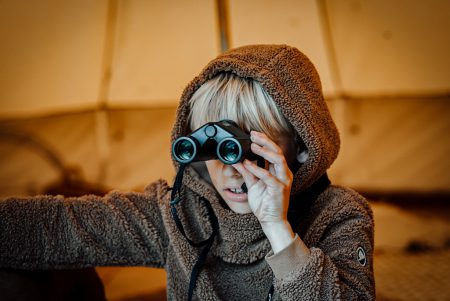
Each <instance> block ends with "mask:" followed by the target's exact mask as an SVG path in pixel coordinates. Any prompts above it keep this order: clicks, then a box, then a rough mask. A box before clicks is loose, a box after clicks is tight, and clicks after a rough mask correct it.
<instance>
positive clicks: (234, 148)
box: [219, 140, 241, 162]
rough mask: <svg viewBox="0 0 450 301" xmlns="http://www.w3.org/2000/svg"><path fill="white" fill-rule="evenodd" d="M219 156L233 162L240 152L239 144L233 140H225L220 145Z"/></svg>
mask: <svg viewBox="0 0 450 301" xmlns="http://www.w3.org/2000/svg"><path fill="white" fill-rule="evenodd" d="M219 152H220V155H221V157H222V158H223V159H224V160H226V161H228V162H235V161H237V159H238V158H239V155H240V153H241V151H240V147H239V145H238V144H237V143H236V142H235V141H231V140H229V141H226V142H224V143H222V144H221V145H220V149H219Z"/></svg>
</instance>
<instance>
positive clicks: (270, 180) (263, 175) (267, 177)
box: [244, 160, 283, 188]
mask: <svg viewBox="0 0 450 301" xmlns="http://www.w3.org/2000/svg"><path fill="white" fill-rule="evenodd" d="M244 166H245V168H246V169H247V170H248V171H249V172H251V173H252V174H253V175H254V176H255V177H256V178H258V179H260V180H261V181H263V182H264V183H265V184H266V185H267V186H269V187H273V188H277V187H279V186H280V184H281V185H283V183H282V182H280V181H279V180H278V178H277V177H275V176H273V175H272V174H271V173H270V172H269V171H268V170H267V169H264V168H261V167H259V166H257V165H256V164H254V163H253V162H250V161H248V160H245V161H244Z"/></svg>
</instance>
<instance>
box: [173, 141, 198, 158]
mask: <svg viewBox="0 0 450 301" xmlns="http://www.w3.org/2000/svg"><path fill="white" fill-rule="evenodd" d="M175 152H176V155H177V156H178V158H180V159H182V160H189V159H191V158H192V156H193V155H194V146H193V145H192V142H190V141H188V140H183V141H180V142H178V143H177V146H176V151H175Z"/></svg>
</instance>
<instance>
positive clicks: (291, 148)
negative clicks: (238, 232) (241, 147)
mask: <svg viewBox="0 0 450 301" xmlns="http://www.w3.org/2000/svg"><path fill="white" fill-rule="evenodd" d="M274 142H275V143H276V144H278V146H280V148H281V149H282V150H283V154H284V156H285V158H286V162H287V163H288V165H289V166H292V164H293V160H295V154H296V148H295V143H293V142H292V137H283V136H282V137H280V138H278V139H277V140H274ZM205 163H206V167H207V169H208V173H209V176H210V178H211V181H212V184H213V185H214V188H215V189H216V190H217V192H218V193H219V195H220V196H221V197H222V199H223V200H224V201H225V203H226V204H227V205H228V207H229V208H230V209H231V210H232V211H234V212H236V213H240V214H245V213H251V212H252V211H251V209H250V206H249V204H248V200H247V193H243V192H242V190H241V186H242V184H244V179H243V178H242V176H241V174H240V173H239V172H238V171H237V170H236V169H235V168H234V167H233V166H232V165H226V164H223V163H222V162H221V161H219V160H208V161H206V162H205ZM266 165H267V164H266Z"/></svg>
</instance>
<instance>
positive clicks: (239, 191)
mask: <svg viewBox="0 0 450 301" xmlns="http://www.w3.org/2000/svg"><path fill="white" fill-rule="evenodd" d="M230 191H231V192H234V193H243V192H244V191H243V190H242V189H241V188H231V189H230Z"/></svg>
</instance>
